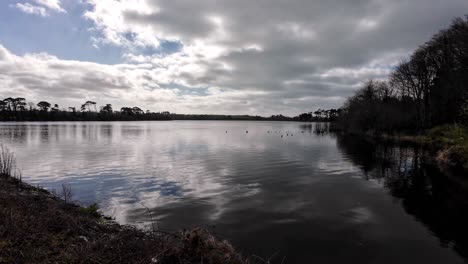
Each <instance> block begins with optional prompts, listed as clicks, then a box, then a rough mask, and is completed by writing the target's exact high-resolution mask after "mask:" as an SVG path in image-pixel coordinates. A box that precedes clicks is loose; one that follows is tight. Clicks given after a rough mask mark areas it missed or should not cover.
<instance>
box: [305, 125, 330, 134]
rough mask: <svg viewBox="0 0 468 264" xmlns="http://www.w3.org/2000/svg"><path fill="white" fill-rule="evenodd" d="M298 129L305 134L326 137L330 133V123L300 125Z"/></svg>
mask: <svg viewBox="0 0 468 264" xmlns="http://www.w3.org/2000/svg"><path fill="white" fill-rule="evenodd" d="M299 129H300V130H301V131H303V132H304V131H305V132H307V133H314V134H315V135H326V134H329V132H330V123H328V122H317V123H308V124H300V125H299Z"/></svg>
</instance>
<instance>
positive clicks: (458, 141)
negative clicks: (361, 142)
mask: <svg viewBox="0 0 468 264" xmlns="http://www.w3.org/2000/svg"><path fill="white" fill-rule="evenodd" d="M354 134H357V135H358V136H366V137H369V136H370V137H372V138H377V139H380V140H386V141H394V142H401V143H412V144H417V145H423V146H426V147H428V148H430V149H431V150H433V152H434V157H433V158H434V160H436V161H437V162H439V163H441V164H443V165H449V166H453V167H459V168H463V169H464V170H466V171H468V127H466V126H462V125H457V124H452V125H443V126H438V127H434V128H432V129H428V130H426V131H423V132H421V133H395V134H386V133H383V134H381V133H375V132H372V133H371V132H367V133H354Z"/></svg>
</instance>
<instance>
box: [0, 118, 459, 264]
mask: <svg viewBox="0 0 468 264" xmlns="http://www.w3.org/2000/svg"><path fill="white" fill-rule="evenodd" d="M321 126H324V124H322V125H320V124H305V123H294V122H236V121H226V122H223V121H215V122H214V121H213V122H211V121H165V122H82V123H79V122H74V123H72V122H56V123H53V122H51V123H47V122H44V123H2V124H0V139H1V140H2V141H3V142H4V143H5V144H6V145H8V146H9V147H10V148H12V149H13V150H14V151H15V153H16V155H17V157H18V163H19V165H20V167H21V169H22V171H23V175H24V176H23V178H24V180H26V181H27V182H29V183H32V184H35V185H40V186H43V187H45V188H48V189H50V190H54V189H55V190H58V191H59V190H60V189H61V186H62V184H68V185H70V186H71V187H72V191H73V199H75V200H77V201H79V202H80V203H81V204H83V205H89V204H92V203H95V202H96V203H98V204H99V206H100V208H101V209H102V211H103V212H104V213H106V214H107V215H110V216H112V217H115V218H116V220H117V221H119V222H120V223H125V224H134V225H139V226H141V227H142V228H148V227H149V225H150V222H151V221H150V219H151V217H150V216H149V214H148V212H147V209H146V208H148V209H150V210H151V212H152V215H153V218H154V220H155V221H157V222H158V224H159V226H160V228H163V229H169V230H177V229H180V228H187V227H193V226H202V227H207V228H210V229H211V230H213V231H214V232H216V233H217V234H219V236H221V237H223V238H227V239H229V240H231V241H232V242H233V244H234V245H236V246H237V247H238V248H240V249H241V250H242V251H244V252H246V253H255V254H256V255H259V256H262V257H264V258H265V259H267V258H270V257H271V258H272V259H273V260H274V261H276V262H278V263H281V261H282V260H283V258H284V263H345V262H353V263H464V262H465V261H464V256H465V257H466V256H467V254H466V253H467V252H468V242H467V241H468V239H467V238H466V237H468V228H467V227H465V225H466V223H468V222H467V221H468V216H467V211H468V210H467V209H468V203H467V202H468V194H467V193H468V192H467V191H466V190H467V188H466V184H465V183H464V181H463V180H459V178H458V177H457V176H459V175H451V176H450V177H448V176H447V175H444V174H442V173H441V172H440V171H439V170H438V169H437V168H435V167H434V166H432V165H430V164H427V162H426V161H425V160H424V157H423V155H422V152H423V151H422V150H419V149H415V148H412V147H408V146H390V145H375V144H370V143H367V142H365V141H361V140H358V139H356V138H347V137H337V136H334V135H332V134H327V133H321V132H322V130H321Z"/></svg>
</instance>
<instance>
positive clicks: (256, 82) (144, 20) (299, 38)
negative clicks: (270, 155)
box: [0, 0, 468, 115]
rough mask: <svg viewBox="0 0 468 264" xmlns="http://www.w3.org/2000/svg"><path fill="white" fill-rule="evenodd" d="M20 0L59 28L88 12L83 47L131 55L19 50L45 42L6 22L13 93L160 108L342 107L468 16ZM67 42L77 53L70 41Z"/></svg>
mask: <svg viewBox="0 0 468 264" xmlns="http://www.w3.org/2000/svg"><path fill="white" fill-rule="evenodd" d="M7 3H8V1H7ZM0 5H3V4H0ZM8 6H9V9H10V10H9V11H10V12H16V14H15V16H36V17H38V16H37V15H40V16H41V17H40V18H35V19H41V20H45V22H43V23H48V22H47V20H52V21H50V22H49V23H50V26H49V28H50V30H51V31H54V30H56V31H58V32H60V30H64V29H63V27H62V26H60V25H59V24H60V23H57V21H60V20H59V19H63V20H66V19H67V17H68V21H72V19H71V17H73V15H74V13H78V14H77V17H78V19H77V20H76V21H73V24H72V26H71V28H69V30H70V31H76V32H85V33H83V34H81V35H80V36H81V37H86V38H87V39H88V40H89V41H88V42H86V41H83V45H88V46H90V47H92V49H95V50H97V51H98V52H99V53H106V52H108V51H109V50H118V52H119V53H118V54H119V55H118V57H119V58H118V61H120V62H118V63H117V64H106V62H105V61H104V60H101V59H100V58H99V57H96V60H93V61H92V62H89V59H88V61H85V60H84V59H80V57H78V58H76V57H75V56H72V55H70V56H67V55H68V54H67V53H66V52H65V53H64V54H65V56H66V57H73V58H76V59H74V60H70V59H66V58H60V57H56V56H57V55H56V54H54V53H53V51H54V48H55V49H57V47H51V48H50V50H48V48H47V47H46V46H45V47H46V48H45V49H44V50H41V53H39V52H37V50H34V51H31V52H28V50H25V52H23V53H20V54H18V53H15V52H13V51H12V50H11V47H12V46H14V45H11V43H14V41H32V42H34V41H35V39H24V37H23V38H20V37H17V38H16V37H15V36H14V35H12V34H11V33H10V35H7V36H8V38H6V37H5V38H4V39H7V40H8V41H9V43H10V46H4V45H2V44H3V43H2V41H3V38H2V32H1V31H0V45H2V46H0V80H1V82H0V92H1V93H2V94H3V95H5V96H22V97H26V98H28V99H30V100H33V101H38V100H49V101H51V102H53V103H58V104H59V105H60V106H63V107H68V106H79V105H80V103H82V102H84V101H85V100H95V101H97V102H98V103H99V104H105V103H112V104H114V105H115V106H116V107H121V106H127V105H128V106H133V105H139V106H141V107H142V108H144V109H149V110H153V111H163V110H169V111H171V112H180V113H216V114H228V113H232V114H261V115H271V114H279V113H282V114H287V115H296V114H298V113H301V112H305V111H312V110H315V109H317V108H331V107H339V106H340V105H341V104H342V103H343V101H344V100H345V98H346V97H347V96H349V95H351V94H352V93H353V91H355V90H356V89H357V88H358V87H359V86H360V85H361V84H362V82H364V81H365V80H366V79H369V78H375V79H382V78H385V77H386V76H387V75H388V73H389V72H390V71H391V69H392V67H394V66H395V65H396V64H397V63H398V61H400V60H401V59H402V58H404V57H405V56H407V55H408V54H409V53H410V52H411V51H412V50H414V49H415V48H417V47H418V45H420V44H422V43H424V42H425V41H427V40H428V39H429V38H430V37H431V36H432V35H433V34H434V33H436V32H437V31H438V30H440V29H443V28H445V27H447V26H448V25H449V24H450V22H451V20H452V19H453V18H454V17H456V16H463V15H465V14H468V1H466V0H447V1H440V0H412V1H408V0H406V1H404V0H394V1H384V0H353V1H344V0H341V1H338V0H328V1H325V0H320V1H310V0H289V1H280V0H256V1H247V0H236V1H219V0H218V1H216V0H198V1H191V0H190V1H189V0H171V1H162V0H161V1H158V0H134V1H124V0H121V1H114V0H82V1H73V3H71V0H69V1H58V0H55V1H53V0H35V1H13V2H11V1H10V3H9V4H8ZM77 6H79V7H77ZM23 7H24V8H23ZM67 7H69V10H71V11H72V12H68V11H69V10H67ZM28 8H29V9H28ZM34 8H36V9H37V8H39V9H37V10H42V11H34V10H36V9H34ZM28 10H30V11H28ZM19 11H23V12H19ZM15 16H13V17H12V18H11V20H10V21H11V27H15V25H14V23H13V22H14V21H13V20H14V19H15ZM54 16H57V17H54ZM66 25H67V26H70V25H69V24H66ZM80 28H84V29H83V30H82V31H78V30H80ZM0 30H2V28H0ZM17 34H19V35H20V34H21V32H18V33H17ZM43 34H53V33H50V32H43ZM61 45H63V46H64V47H63V48H65V50H66V45H67V43H65V42H64V43H61ZM69 52H70V53H71V52H73V51H72V50H70V51H69ZM75 54H76V52H75ZM80 54H81V53H80ZM85 55H86V53H85ZM85 55H83V57H86V56H85ZM86 58H88V57H86Z"/></svg>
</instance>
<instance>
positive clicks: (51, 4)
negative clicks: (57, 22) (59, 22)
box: [34, 0, 67, 13]
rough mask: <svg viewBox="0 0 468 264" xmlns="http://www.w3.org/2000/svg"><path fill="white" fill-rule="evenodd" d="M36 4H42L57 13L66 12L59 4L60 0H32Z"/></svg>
mask: <svg viewBox="0 0 468 264" xmlns="http://www.w3.org/2000/svg"><path fill="white" fill-rule="evenodd" d="M34 2H36V3H37V4H38V5H42V6H44V7H46V8H48V9H50V10H53V11H55V12H59V13H66V12H67V11H65V9H63V8H62V7H61V6H60V0H34Z"/></svg>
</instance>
